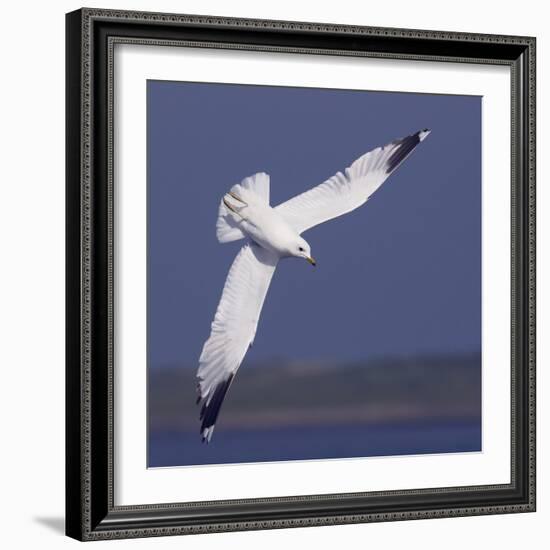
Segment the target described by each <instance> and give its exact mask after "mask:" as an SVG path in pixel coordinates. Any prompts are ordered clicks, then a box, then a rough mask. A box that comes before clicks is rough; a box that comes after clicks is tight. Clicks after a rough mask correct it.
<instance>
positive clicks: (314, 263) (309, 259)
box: [306, 256, 317, 266]
mask: <svg viewBox="0 0 550 550" xmlns="http://www.w3.org/2000/svg"><path fill="white" fill-rule="evenodd" d="M306 260H307V261H308V262H309V263H310V264H311V265H313V266H315V265H317V262H316V261H315V260H314V259H313V258H311V257H310V256H308V257H307V258H306Z"/></svg>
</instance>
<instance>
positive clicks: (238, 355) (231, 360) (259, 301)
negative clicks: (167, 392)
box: [197, 243, 279, 442]
mask: <svg viewBox="0 0 550 550" xmlns="http://www.w3.org/2000/svg"><path fill="white" fill-rule="evenodd" d="M278 260H279V257H278V256H277V255H276V254H274V253H272V252H269V251H267V250H265V249H264V248H261V247H259V246H258V245H256V244H253V243H248V244H245V245H244V246H243V247H242V248H241V250H240V252H239V253H238V254H237V256H236V258H235V260H234V261H233V264H232V266H231V268H230V270H229V273H228V275H227V279H226V281H225V285H224V287H223V292H222V297H221V300H220V303H219V304H218V309H217V311H216V315H215V316H214V321H213V322H212V330H211V332H210V337H209V338H208V340H207V341H206V342H205V344H204V346H203V348H202V353H201V356H200V359H199V370H198V371H197V378H198V385H197V390H198V398H197V403H199V404H200V406H201V411H200V420H201V434H202V439H203V441H206V442H208V441H210V438H211V437H212V432H213V431H214V425H215V423H216V419H217V418H218V414H219V412H220V407H221V405H222V402H223V399H224V397H225V394H226V393H227V390H228V389H229V386H230V385H231V382H232V380H233V377H234V376H235V373H236V372H237V369H238V368H239V366H240V364H241V362H242V360H243V358H244V356H245V354H246V351H247V350H248V348H249V346H250V345H251V344H252V342H253V340H254V335H255V334H256V327H257V326H258V319H259V318H260V312H261V310H262V305H263V303H264V299H265V296H266V293H267V289H268V288H269V283H270V282H271V278H272V277H273V273H274V272H275V268H276V267H277V262H278Z"/></svg>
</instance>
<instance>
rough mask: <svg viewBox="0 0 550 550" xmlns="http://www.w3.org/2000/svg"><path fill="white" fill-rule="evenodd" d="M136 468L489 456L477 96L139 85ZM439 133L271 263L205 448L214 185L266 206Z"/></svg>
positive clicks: (225, 256) (235, 246)
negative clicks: (143, 162) (142, 436)
mask: <svg viewBox="0 0 550 550" xmlns="http://www.w3.org/2000/svg"><path fill="white" fill-rule="evenodd" d="M147 117H148V183H149V185H148V298H147V300H148V302H147V305H148V341H147V349H148V352H147V353H148V422H149V426H148V429H149V432H148V433H149V438H148V443H149V446H148V464H149V466H150V467H158V466H177V465H189V464H208V463H231V462H254V461H271V460H299V459H315V458H319V459H322V458H343V457H354V456H377V455H395V454H417V453H438V452H469V451H479V450H481V351H480V350H481V98H479V97H465V96H444V95H429V94H407V93H392V92H366V91H346V90H324V89H323V90H319V89H305V88H285V87H266V86H242V85H225V84H200V83H183V82H159V81H149V82H148V112H147ZM425 127H428V128H431V129H432V134H431V135H430V136H429V137H428V139H426V140H425V141H424V142H423V143H422V144H421V145H420V146H419V147H418V148H417V149H416V150H415V151H414V152H413V154H412V155H411V156H410V157H409V158H408V159H407V160H406V161H405V163H403V165H402V166H401V167H400V168H399V169H398V170H397V172H396V173H395V174H393V175H392V176H391V178H390V179H389V180H388V181H387V182H386V183H385V184H384V185H383V186H382V187H381V188H380V189H379V190H378V191H377V192H376V193H375V195H373V197H372V198H371V199H370V200H369V201H368V203H367V204H366V205H365V206H364V207H362V208H360V209H358V210H356V211H354V212H352V213H350V214H347V215H346V216H343V217H341V218H339V219H336V220H333V221H331V222H328V223H326V224H322V225H321V226H318V227H316V228H314V229H312V230H311V231H308V232H306V233H305V235H304V236H305V238H306V239H307V240H308V242H309V243H310V245H311V247H312V253H313V255H314V257H315V258H316V259H317V261H318V266H317V268H316V269H313V268H311V267H310V266H309V265H308V264H307V263H306V262H299V261H297V260H296V261H294V260H285V261H282V262H281V263H280V265H279V267H278V269H277V272H276V273H275V276H274V279H273V282H272V285H271V287H270V290H269V292H268V295H267V299H266V302H265V305H264V309H263V312H262V317H261V319H260V323H259V327H258V332H257V335H256V340H255V343H254V346H253V347H252V348H251V349H250V350H249V352H248V354H247V355H246V357H245V360H244V362H243V364H242V366H241V368H240V369H239V372H238V374H237V376H236V378H235V381H234V383H233V385H232V387H231V389H230V391H229V392H228V395H227V397H226V401H225V403H224V405H223V407H222V410H221V414H220V417H219V420H218V423H217V425H216V430H215V432H214V437H213V439H212V442H211V444H210V445H208V446H206V445H203V444H202V443H201V441H200V436H199V420H198V412H199V411H198V408H197V407H196V405H195V385H196V384H195V379H194V377H195V372H196V369H197V366H198V357H199V355H200V352H201V349H202V345H203V343H204V341H205V340H206V338H207V337H208V334H209V331H210V323H211V322H212V319H213V316H214V312H215V310H216V306H217V303H218V301H219V298H220V295H221V290H222V287H223V283H224V281H225V277H226V275H227V271H228V269H229V266H230V265H231V262H232V261H233V258H234V256H235V254H236V253H237V251H238V250H239V248H240V246H241V244H242V243H240V242H236V243H230V244H226V245H221V244H219V243H217V241H216V238H215V220H216V214H217V207H218V203H219V200H220V198H221V196H222V195H223V194H224V193H225V192H226V191H227V190H228V189H229V188H230V187H231V185H233V184H234V183H237V182H238V181H240V180H241V179H243V178H244V177H246V176H248V175H251V174H253V173H255V172H258V171H265V172H267V173H269V174H270V176H271V203H272V204H273V205H275V204H278V203H280V202H283V201H284V200H286V199H288V198H290V197H292V196H293V195H295V194H297V193H300V192H302V191H305V190H307V189H309V188H310V187H312V186H314V185H317V184H319V183H321V182H322V181H324V180H326V179H327V178H328V177H330V176H332V175H333V174H334V173H335V172H336V171H338V170H343V169H344V168H345V167H346V166H348V165H349V164H350V163H351V162H352V161H353V160H355V158H357V157H358V156H360V155H361V154H363V153H365V152H367V151H369V150H370V149H372V148H374V147H377V146H379V145H383V144H385V143H388V142H389V141H392V140H394V139H397V138H400V137H403V136H405V135H408V134H411V133H413V132H415V131H417V130H418V129H421V128H425Z"/></svg>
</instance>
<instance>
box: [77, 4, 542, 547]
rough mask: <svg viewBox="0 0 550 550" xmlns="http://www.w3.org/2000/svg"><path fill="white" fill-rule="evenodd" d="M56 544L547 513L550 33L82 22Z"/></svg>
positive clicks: (237, 22)
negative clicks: (538, 62)
mask: <svg viewBox="0 0 550 550" xmlns="http://www.w3.org/2000/svg"><path fill="white" fill-rule="evenodd" d="M66 28H67V42H66V44H67V365H66V369H67V418H66V428H67V484H66V493H67V495H66V496H67V498H66V502H67V510H66V515H67V521H66V526H67V527H66V531H67V535H69V536H71V537H74V538H76V539H79V540H100V539H113V538H127V537H146V536H163V535H178V534H190V533H207V532H214V531H231V530H245V529H271V528H283V527H299V526H316V525H330V524H333V525H334V524H343V523H353V522H374V521H390V520H406V519H418V518H438V517H452V516H464V515H480V514H495V513H511V512H529V511H534V510H535V500H536V499H535V39H534V38H531V37H520V36H494V35H478V34H463V33H453V32H440V31H432V30H425V31H419V30H404V29H390V28H373V27H352V26H339V25H327V24H316V23H301V22H286V21H265V20H251V19H231V18H217V17H206V16H196V15H175V14H160V13H141V12H124V11H110V10H103V9H82V10H78V11H76V12H72V13H69V14H68V15H67V27H66Z"/></svg>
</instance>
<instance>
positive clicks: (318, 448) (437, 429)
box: [148, 420, 481, 467]
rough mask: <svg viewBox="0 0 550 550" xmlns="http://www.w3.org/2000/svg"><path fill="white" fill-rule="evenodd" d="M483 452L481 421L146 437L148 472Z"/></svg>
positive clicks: (169, 433) (169, 432)
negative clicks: (209, 438) (207, 440)
mask: <svg viewBox="0 0 550 550" xmlns="http://www.w3.org/2000/svg"><path fill="white" fill-rule="evenodd" d="M480 450H481V423H480V422H479V420H476V421H473V420H464V421H458V420H457V421H454V420H453V421H446V422H441V421H440V422H436V421H431V422H426V421H424V422H414V423H401V424H390V425H387V424H386V425H364V424H363V425H360V424H359V425H349V424H346V425H334V426H305V427H283V428H271V429H266V428H262V429H227V428H225V429H223V428H221V427H220V429H218V430H216V431H215V432H214V437H213V438H212V441H211V443H210V444H209V445H206V444H203V443H202V442H201V441H200V436H199V433H198V430H196V431H193V432H190V431H174V430H155V431H151V433H150V434H149V461H148V464H149V467H161V466H164V467H166V466H188V465H199V464H231V463H243V462H272V461H278V460H313V459H327V458H352V457H370V456H396V455H415V454H434V453H454V452H472V451H480Z"/></svg>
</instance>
